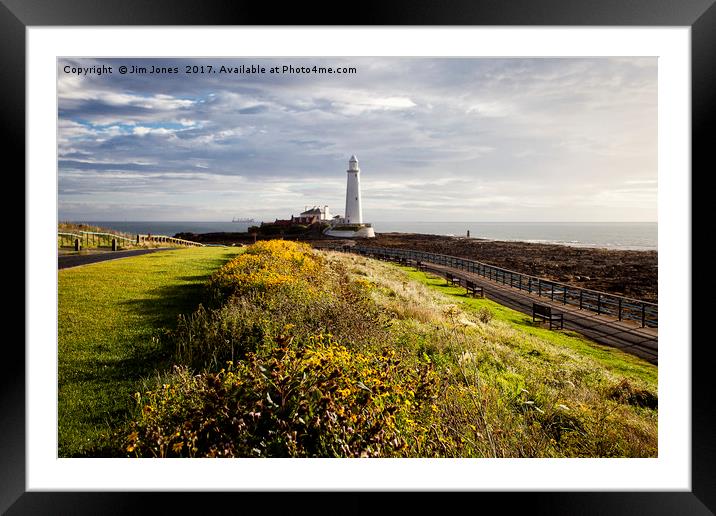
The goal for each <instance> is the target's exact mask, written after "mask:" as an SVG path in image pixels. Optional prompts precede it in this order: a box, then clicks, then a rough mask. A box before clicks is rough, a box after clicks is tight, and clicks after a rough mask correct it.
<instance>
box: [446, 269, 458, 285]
mask: <svg viewBox="0 0 716 516" xmlns="http://www.w3.org/2000/svg"><path fill="white" fill-rule="evenodd" d="M445 280H446V281H447V284H448V285H449V284H450V283H452V284H453V285H457V286H458V287H459V286H460V278H458V277H457V276H455V275H454V274H453V273H452V272H450V271H446V272H445Z"/></svg>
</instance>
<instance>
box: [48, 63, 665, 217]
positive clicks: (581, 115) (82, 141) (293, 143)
mask: <svg viewBox="0 0 716 516" xmlns="http://www.w3.org/2000/svg"><path fill="white" fill-rule="evenodd" d="M102 65H105V66H111V67H112V73H102V74H101V75H98V74H96V73H91V72H92V70H90V73H81V70H82V69H83V68H85V69H86V68H90V69H91V67H95V66H97V67H99V66H102ZM122 65H124V66H127V67H128V68H129V69H130V70H131V67H132V65H134V66H140V67H144V68H146V69H147V72H146V73H126V74H120V73H118V69H119V67H120V66H122ZM202 65H203V66H204V67H205V68H204V70H205V71H206V70H207V69H208V68H207V67H208V66H209V65H211V66H212V67H213V70H212V72H211V73H203V74H202V73H191V74H187V73H185V71H186V67H187V66H190V67H191V66H197V67H200V66H202ZM222 65H223V66H226V67H231V68H233V67H240V66H241V65H246V66H250V65H255V66H263V67H264V68H265V70H266V72H265V73H221V72H218V70H219V67H221V66H222ZM284 65H291V66H294V67H299V66H304V67H313V66H323V67H337V66H340V67H354V68H355V69H356V73H349V74H317V73H270V70H271V68H272V67H274V66H278V67H279V70H280V69H281V67H283V66H284ZM152 66H155V67H163V68H165V69H166V68H173V67H177V70H178V73H168V72H166V70H165V71H164V73H162V72H159V73H156V72H155V73H151V68H152ZM75 68H79V69H80V73H73V72H74V69H75ZM66 70H69V73H66ZM214 70H216V71H217V72H218V73H214ZM352 154H355V155H356V156H357V157H358V160H359V164H360V168H361V188H362V203H363V216H364V220H365V221H367V222H371V221H387V220H395V221H446V222H450V221H484V222H494V221H506V222H510V221H565V222H567V221H569V222H581V221H595V222H596V221H610V222H611V221H617V222H618V221H656V219H657V60H656V58H653V57H642V58H554V59H552V58H532V59H523V58H512V59H502V58H500V59H497V58H494V59H493V58H490V59H487V58H375V57H371V58H365V57H364V58H281V59H248V58H241V59H229V58H222V59H59V60H58V203H59V205H58V211H59V213H58V217H59V220H73V221H82V220H92V221H102V220H105V221H123V220H127V221H132V220H139V221H141V220H168V221H172V220H176V221H229V220H231V219H232V218H233V217H253V218H255V219H257V220H273V219H274V218H289V217H290V216H291V215H298V214H299V213H300V212H301V211H303V209H304V207H305V206H306V205H326V204H327V205H328V206H329V207H330V210H331V212H332V214H333V215H335V214H341V215H342V214H343V211H344V207H345V189H346V173H345V171H346V169H347V168H348V159H349V158H350V156H351V155H352Z"/></svg>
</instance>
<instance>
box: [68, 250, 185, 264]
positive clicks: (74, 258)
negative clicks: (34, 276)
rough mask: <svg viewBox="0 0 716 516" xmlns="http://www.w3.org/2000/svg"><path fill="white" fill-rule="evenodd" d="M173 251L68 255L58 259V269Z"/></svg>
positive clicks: (103, 252)
mask: <svg viewBox="0 0 716 516" xmlns="http://www.w3.org/2000/svg"><path fill="white" fill-rule="evenodd" d="M166 249H172V248H171V247H157V248H154V249H134V250H129V251H102V252H98V253H91V254H66V255H60V256H58V257H57V268H58V269H67V268H69V267H77V266H79V265H87V264H88V263H97V262H104V261H106V260H116V259H118V258H127V257H128V256H138V255H140V254H148V253H155V252H157V251H164V250H166Z"/></svg>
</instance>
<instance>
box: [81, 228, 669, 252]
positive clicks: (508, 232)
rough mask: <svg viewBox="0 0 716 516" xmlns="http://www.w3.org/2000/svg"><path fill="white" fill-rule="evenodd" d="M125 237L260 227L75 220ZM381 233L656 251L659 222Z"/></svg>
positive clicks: (383, 230) (229, 230)
mask: <svg viewBox="0 0 716 516" xmlns="http://www.w3.org/2000/svg"><path fill="white" fill-rule="evenodd" d="M76 222H84V223H87V224H92V225H96V226H102V227H106V228H109V229H114V230H115V231H121V232H124V233H131V234H136V233H141V234H147V233H151V234H154V235H168V236H174V235H175V234H176V233H215V232H232V233H234V232H246V231H247V230H248V228H249V226H253V225H258V224H259V222H252V223H246V222H231V221H223V222H198V221H176V222H169V221H76ZM373 227H374V229H375V232H376V233H393V232H397V233H422V234H431V235H446V236H460V237H466V236H467V232H468V231H469V232H470V237H471V238H486V239H490V240H507V241H520V242H536V243H547V244H560V245H568V246H575V247H602V248H607V249H623V250H639V251H647V250H657V248H658V242H657V237H658V228H657V223H656V222H399V221H391V222H387V221H386V222H380V221H378V222H374V223H373Z"/></svg>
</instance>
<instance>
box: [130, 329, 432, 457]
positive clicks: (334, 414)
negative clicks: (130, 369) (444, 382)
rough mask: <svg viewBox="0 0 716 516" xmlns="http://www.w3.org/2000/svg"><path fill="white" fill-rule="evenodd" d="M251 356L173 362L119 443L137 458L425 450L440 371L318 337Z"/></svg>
mask: <svg viewBox="0 0 716 516" xmlns="http://www.w3.org/2000/svg"><path fill="white" fill-rule="evenodd" d="M295 344H296V343H294V345H282V346H279V347H276V348H274V349H273V350H272V351H271V352H270V353H264V354H256V353H250V354H249V355H247V357H246V359H245V360H241V361H238V362H234V363H232V362H229V363H227V366H226V367H225V368H223V369H221V370H219V371H218V372H215V373H209V372H205V373H202V374H198V375H192V374H191V373H190V371H189V370H188V369H187V368H183V367H177V368H176V369H175V372H174V374H173V375H172V379H171V380H169V381H167V383H165V384H164V385H162V386H161V388H159V389H157V390H154V391H150V392H145V393H144V394H139V393H137V394H136V401H137V417H136V419H135V421H134V422H133V423H132V428H131V433H130V434H129V436H128V437H127V439H126V441H125V443H124V446H125V450H126V452H127V453H129V454H130V456H143V457H402V456H427V455H429V454H430V453H431V452H430V450H429V449H427V448H426V447H427V446H429V445H428V444H427V443H428V442H429V441H428V440H427V439H426V434H427V432H428V431H429V429H430V428H431V418H432V417H433V413H434V411H433V409H432V403H433V399H434V398H435V397H436V376H435V373H434V372H433V370H432V367H431V365H430V364H429V363H419V364H414V365H412V366H407V365H405V364H403V363H401V361H400V360H399V359H398V358H397V357H396V355H395V353H394V352H392V351H388V350H383V351H379V352H356V351H352V350H350V349H348V348H346V347H345V346H342V345H340V344H338V343H337V342H335V341H334V340H333V339H332V338H331V337H330V336H327V335H319V336H315V337H311V338H309V339H307V340H306V341H305V342H302V343H300V345H295Z"/></svg>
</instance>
